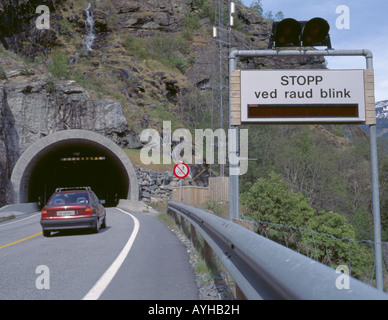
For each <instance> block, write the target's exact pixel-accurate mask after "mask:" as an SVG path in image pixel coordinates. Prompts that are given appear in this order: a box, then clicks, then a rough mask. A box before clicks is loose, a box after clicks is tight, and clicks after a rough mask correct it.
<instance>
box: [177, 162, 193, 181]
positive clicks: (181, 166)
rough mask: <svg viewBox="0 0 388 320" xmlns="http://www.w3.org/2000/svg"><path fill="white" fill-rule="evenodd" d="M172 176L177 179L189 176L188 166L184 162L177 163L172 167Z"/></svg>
mask: <svg viewBox="0 0 388 320" xmlns="http://www.w3.org/2000/svg"><path fill="white" fill-rule="evenodd" d="M173 172H174V175H175V176H176V177H177V178H179V179H184V178H186V177H187V176H188V175H189V172H190V169H189V166H188V165H187V164H186V163H184V162H179V163H177V164H176V165H175V166H174V170H173Z"/></svg>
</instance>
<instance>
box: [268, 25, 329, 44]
mask: <svg viewBox="0 0 388 320" xmlns="http://www.w3.org/2000/svg"><path fill="white" fill-rule="evenodd" d="M329 30H330V26H329V24H328V22H327V21H326V20H325V19H322V18H313V19H311V20H309V21H297V20H295V19H292V18H287V19H283V20H282V21H278V22H274V23H273V25H272V35H271V39H270V42H269V45H268V48H270V49H272V47H293V46H294V47H312V46H326V47H327V48H328V49H331V42H330V36H329Z"/></svg>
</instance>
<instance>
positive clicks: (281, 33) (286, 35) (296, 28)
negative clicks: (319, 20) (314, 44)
mask: <svg viewBox="0 0 388 320" xmlns="http://www.w3.org/2000/svg"><path fill="white" fill-rule="evenodd" d="M301 31H302V26H301V25H300V23H299V22H298V21H296V20H295V19H291V18H288V19H284V20H282V21H280V22H274V24H273V26H272V33H273V37H274V40H275V46H276V47H285V46H290V45H294V46H299V44H300V39H299V38H300V33H301Z"/></svg>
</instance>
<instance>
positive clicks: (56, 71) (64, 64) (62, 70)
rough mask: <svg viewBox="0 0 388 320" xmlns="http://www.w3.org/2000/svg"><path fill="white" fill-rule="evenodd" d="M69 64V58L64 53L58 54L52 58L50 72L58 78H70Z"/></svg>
mask: <svg viewBox="0 0 388 320" xmlns="http://www.w3.org/2000/svg"><path fill="white" fill-rule="evenodd" d="M68 64H69V58H67V57H66V56H65V55H64V54H63V53H62V52H57V53H55V54H54V55H53V57H52V62H51V65H50V66H49V71H50V72H51V73H52V74H53V75H54V76H56V77H58V78H61V77H64V78H68V76H69V73H68Z"/></svg>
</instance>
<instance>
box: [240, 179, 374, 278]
mask: <svg viewBox="0 0 388 320" xmlns="http://www.w3.org/2000/svg"><path fill="white" fill-rule="evenodd" d="M247 187H248V191H246V192H245V193H244V194H243V196H242V198H241V201H242V202H243V203H244V207H243V211H244V213H245V215H246V217H248V218H251V219H253V220H256V221H257V220H258V221H260V222H259V224H260V232H261V234H264V235H266V236H268V237H269V238H271V239H273V240H275V241H277V242H280V243H283V244H285V245H287V246H288V247H290V248H292V249H294V250H298V251H299V252H301V253H303V254H306V255H307V256H309V257H310V258H312V259H316V260H318V261H320V262H322V263H324V264H327V265H330V266H333V267H334V268H335V267H337V266H339V265H341V264H346V265H351V266H352V268H351V274H352V276H354V277H357V278H359V279H362V280H369V279H370V277H371V275H372V272H373V262H374V255H373V250H372V249H371V248H370V246H367V245H364V244H363V243H360V242H355V240H356V232H355V229H354V227H353V226H352V225H351V224H350V223H349V222H348V221H347V220H346V218H345V217H343V216H341V215H339V214H337V213H335V212H332V211H324V210H320V211H316V210H314V209H313V208H312V207H311V206H310V205H309V201H308V199H307V198H306V197H305V196H304V195H303V194H301V193H300V192H296V191H295V187H294V186H292V185H291V184H289V183H287V182H285V181H284V179H283V178H282V177H281V176H280V175H278V174H275V173H273V172H272V173H270V174H269V175H268V177H267V178H260V179H258V180H257V181H256V182H255V183H254V184H249V185H248V186H247ZM261 222H264V223H261ZM312 231H313V232H312ZM327 235H330V236H327ZM342 239H344V240H342ZM350 241H351V242H350ZM350 252H351V255H350ZM349 259H350V260H349Z"/></svg>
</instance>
